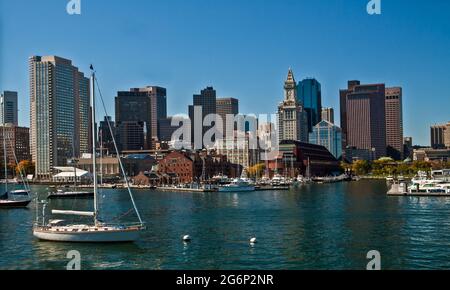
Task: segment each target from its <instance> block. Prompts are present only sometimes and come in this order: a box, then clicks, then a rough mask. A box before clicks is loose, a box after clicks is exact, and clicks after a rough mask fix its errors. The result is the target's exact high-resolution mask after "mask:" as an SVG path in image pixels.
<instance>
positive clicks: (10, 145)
mask: <svg viewBox="0 0 450 290" xmlns="http://www.w3.org/2000/svg"><path fill="white" fill-rule="evenodd" d="M3 132H5V139H3ZM3 140H5V141H6V142H5V147H6V160H7V163H8V164H15V163H16V158H17V161H18V162H20V161H22V160H30V159H31V156H30V129H29V128H25V127H18V126H15V125H13V124H10V123H9V124H7V125H5V126H0V151H1V155H0V156H2V158H1V161H0V163H2V164H3V156H4V155H3V154H4V152H3Z"/></svg>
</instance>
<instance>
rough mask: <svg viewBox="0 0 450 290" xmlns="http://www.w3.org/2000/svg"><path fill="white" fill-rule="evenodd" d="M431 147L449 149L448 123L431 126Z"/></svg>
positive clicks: (449, 124) (449, 127)
mask: <svg viewBox="0 0 450 290" xmlns="http://www.w3.org/2000/svg"><path fill="white" fill-rule="evenodd" d="M431 147H432V148H434V149H443V148H446V147H450V122H449V123H447V124H438V125H434V126H431Z"/></svg>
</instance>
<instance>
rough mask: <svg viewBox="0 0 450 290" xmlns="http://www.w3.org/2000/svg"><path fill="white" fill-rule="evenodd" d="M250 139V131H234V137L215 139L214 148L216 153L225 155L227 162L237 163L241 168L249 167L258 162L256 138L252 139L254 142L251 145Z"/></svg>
mask: <svg viewBox="0 0 450 290" xmlns="http://www.w3.org/2000/svg"><path fill="white" fill-rule="evenodd" d="M240 135H242V136H240ZM251 139H252V133H245V134H243V133H240V134H238V133H235V135H234V137H226V138H224V139H223V140H217V141H216V143H215V146H214V149H215V150H216V152H217V153H218V154H220V155H225V156H226V157H227V160H228V161H229V162H231V163H233V164H239V165H241V166H242V167H243V168H249V167H251V166H253V165H256V164H258V163H259V162H260V158H259V157H260V154H259V153H260V151H259V150H258V147H257V139H256V138H254V139H253V141H254V142H255V143H254V144H253V146H252V143H251V142H252V140H251Z"/></svg>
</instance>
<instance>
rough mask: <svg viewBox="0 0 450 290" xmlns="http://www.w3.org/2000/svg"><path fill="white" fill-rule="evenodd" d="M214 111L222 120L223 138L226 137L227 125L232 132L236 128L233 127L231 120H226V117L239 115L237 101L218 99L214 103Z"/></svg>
mask: <svg viewBox="0 0 450 290" xmlns="http://www.w3.org/2000/svg"><path fill="white" fill-rule="evenodd" d="M216 111H217V115H219V116H220V117H221V118H222V122H223V130H222V135H223V137H227V125H228V127H229V128H232V130H234V129H235V128H236V126H234V121H233V120H227V116H228V115H233V116H236V115H238V114H239V100H238V99H234V98H220V99H217V101H216Z"/></svg>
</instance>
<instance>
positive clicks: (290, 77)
mask: <svg viewBox="0 0 450 290" xmlns="http://www.w3.org/2000/svg"><path fill="white" fill-rule="evenodd" d="M286 83H295V78H294V73H293V72H292V68H290V67H289V71H288V75H287V79H286Z"/></svg>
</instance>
